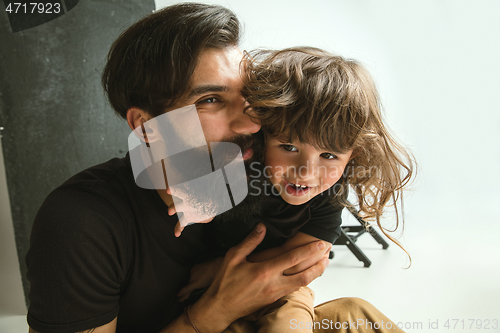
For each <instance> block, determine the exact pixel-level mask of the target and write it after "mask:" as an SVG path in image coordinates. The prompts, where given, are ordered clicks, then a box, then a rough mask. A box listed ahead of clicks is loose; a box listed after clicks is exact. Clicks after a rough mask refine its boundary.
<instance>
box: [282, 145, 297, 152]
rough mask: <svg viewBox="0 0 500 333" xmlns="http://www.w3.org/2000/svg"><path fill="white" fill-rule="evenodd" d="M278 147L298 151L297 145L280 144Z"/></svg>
mask: <svg viewBox="0 0 500 333" xmlns="http://www.w3.org/2000/svg"><path fill="white" fill-rule="evenodd" d="M280 147H281V148H283V149H284V150H286V151H298V149H297V147H295V146H292V145H280Z"/></svg>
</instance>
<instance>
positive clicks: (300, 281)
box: [283, 259, 330, 295]
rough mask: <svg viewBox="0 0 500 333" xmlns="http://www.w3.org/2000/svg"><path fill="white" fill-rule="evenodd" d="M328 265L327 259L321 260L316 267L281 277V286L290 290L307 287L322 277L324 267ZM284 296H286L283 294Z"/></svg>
mask: <svg viewBox="0 0 500 333" xmlns="http://www.w3.org/2000/svg"><path fill="white" fill-rule="evenodd" d="M329 263H330V260H329V259H321V260H320V261H319V262H318V263H317V264H316V265H314V266H312V267H309V268H308V269H306V270H305V271H303V272H301V273H298V274H294V275H288V276H283V281H284V282H283V285H284V286H285V287H286V286H289V287H290V288H298V287H301V286H307V285H308V284H309V283H311V282H312V281H314V280H315V279H316V278H318V277H320V276H321V275H323V272H324V271H325V269H326V267H327V266H328V264H329ZM285 281H286V282H285ZM285 295H286V294H285Z"/></svg>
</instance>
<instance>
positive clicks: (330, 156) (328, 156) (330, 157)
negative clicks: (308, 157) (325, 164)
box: [320, 153, 337, 160]
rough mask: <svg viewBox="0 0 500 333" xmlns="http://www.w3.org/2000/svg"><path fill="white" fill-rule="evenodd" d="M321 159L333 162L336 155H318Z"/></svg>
mask: <svg viewBox="0 0 500 333" xmlns="http://www.w3.org/2000/svg"><path fill="white" fill-rule="evenodd" d="M320 156H321V157H323V158H325V159H327V160H335V159H337V155H335V154H332V153H323V154H321V155H320Z"/></svg>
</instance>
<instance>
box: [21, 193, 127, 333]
mask: <svg viewBox="0 0 500 333" xmlns="http://www.w3.org/2000/svg"><path fill="white" fill-rule="evenodd" d="M122 223H123V222H122V221H121V219H120V215H119V213H118V212H117V211H116V210H115V209H114V208H113V206H112V205H110V204H109V202H107V201H106V200H105V199H104V198H102V197H101V196H99V195H97V194H95V193H91V192H87V191H83V190H75V189H71V188H60V189H57V190H56V191H54V192H53V193H52V194H50V195H49V197H48V198H47V199H46V201H45V202H44V204H43V205H42V207H41V208H40V210H39V212H38V214H37V216H36V218H35V221H34V224H33V229H32V233H31V239H30V249H29V251H28V254H27V255H26V264H27V267H28V272H27V278H28V280H29V282H30V292H29V300H30V305H29V310H28V324H29V326H30V327H31V328H33V329H34V330H36V331H39V332H50V333H52V332H53V333H62V332H77V331H83V330H87V329H91V328H94V327H99V326H102V325H104V324H107V323H109V322H110V321H112V320H113V319H114V318H115V317H116V316H117V315H118V310H119V307H118V304H119V303H118V302H119V298H120V284H121V282H122V281H123V280H124V275H125V274H124V272H125V269H126V261H127V260H126V257H127V253H126V244H125V235H124V231H123V230H124V229H123V224H122Z"/></svg>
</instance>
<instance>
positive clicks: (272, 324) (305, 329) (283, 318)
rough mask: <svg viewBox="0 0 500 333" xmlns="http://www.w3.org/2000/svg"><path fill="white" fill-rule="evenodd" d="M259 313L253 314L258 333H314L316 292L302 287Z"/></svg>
mask: <svg viewBox="0 0 500 333" xmlns="http://www.w3.org/2000/svg"><path fill="white" fill-rule="evenodd" d="M258 312H259V313H254V314H253V315H256V316H255V318H254V320H256V321H255V327H256V330H255V331H256V332H258V333H285V332H297V330H298V331H300V333H312V332H313V330H312V325H313V322H314V292H313V291H312V290H311V289H309V288H308V287H302V288H300V289H299V290H297V291H295V292H293V293H291V294H289V295H287V296H284V297H282V298H280V299H279V300H278V301H276V302H275V303H273V304H272V305H271V306H269V307H267V308H266V309H262V310H261V311H258ZM251 316H252V315H251ZM299 328H300V329H299Z"/></svg>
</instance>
